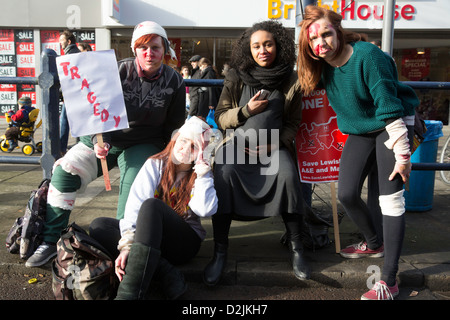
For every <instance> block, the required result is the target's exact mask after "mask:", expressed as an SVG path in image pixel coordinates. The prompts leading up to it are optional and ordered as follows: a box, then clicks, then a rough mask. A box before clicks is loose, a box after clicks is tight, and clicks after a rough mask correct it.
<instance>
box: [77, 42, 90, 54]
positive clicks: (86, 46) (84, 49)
mask: <svg viewBox="0 0 450 320" xmlns="http://www.w3.org/2000/svg"><path fill="white" fill-rule="evenodd" d="M78 49H79V50H80V51H81V52H88V51H92V48H91V45H90V44H89V43H86V42H81V43H79V44H78Z"/></svg>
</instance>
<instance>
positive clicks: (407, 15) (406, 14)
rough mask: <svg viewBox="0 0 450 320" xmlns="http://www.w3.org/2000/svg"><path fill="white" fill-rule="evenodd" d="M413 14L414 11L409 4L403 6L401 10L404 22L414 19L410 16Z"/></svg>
mask: <svg viewBox="0 0 450 320" xmlns="http://www.w3.org/2000/svg"><path fill="white" fill-rule="evenodd" d="M415 13H416V10H415V9H414V7H413V6H412V5H410V4H407V5H406V6H404V7H403V8H402V18H403V19H405V20H412V19H413V18H414V17H413V16H412V15H413V14H415Z"/></svg>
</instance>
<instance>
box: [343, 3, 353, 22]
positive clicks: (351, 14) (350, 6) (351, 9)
mask: <svg viewBox="0 0 450 320" xmlns="http://www.w3.org/2000/svg"><path fill="white" fill-rule="evenodd" d="M341 8H342V11H341V15H342V18H343V19H345V13H346V12H350V19H351V20H353V19H355V2H354V1H352V2H351V3H350V5H349V7H347V1H346V0H342V1H341Z"/></svg>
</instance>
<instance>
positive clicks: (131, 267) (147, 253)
mask: <svg viewBox="0 0 450 320" xmlns="http://www.w3.org/2000/svg"><path fill="white" fill-rule="evenodd" d="M160 255H161V252H160V251H159V250H157V249H155V248H151V247H149V246H146V245H144V244H142V243H139V242H135V243H133V245H132V246H131V250H130V254H129V255H128V259H127V265H126V267H125V275H124V276H123V279H122V281H121V282H120V284H119V289H118V290H117V296H116V300H142V299H144V297H145V294H146V293H147V290H148V287H149V285H150V281H151V280H152V277H153V274H154V272H155V270H156V266H157V265H158V263H159V259H160Z"/></svg>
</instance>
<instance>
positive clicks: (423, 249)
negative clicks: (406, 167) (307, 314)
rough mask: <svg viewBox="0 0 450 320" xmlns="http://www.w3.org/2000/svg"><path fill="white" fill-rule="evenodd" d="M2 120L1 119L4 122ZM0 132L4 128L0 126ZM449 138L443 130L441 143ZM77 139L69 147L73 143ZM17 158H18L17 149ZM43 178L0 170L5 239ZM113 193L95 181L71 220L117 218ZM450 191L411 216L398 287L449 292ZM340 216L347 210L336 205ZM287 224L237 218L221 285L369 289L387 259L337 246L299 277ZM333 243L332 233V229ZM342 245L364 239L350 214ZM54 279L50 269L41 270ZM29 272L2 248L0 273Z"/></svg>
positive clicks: (437, 190)
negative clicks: (353, 254)
mask: <svg viewBox="0 0 450 320" xmlns="http://www.w3.org/2000/svg"><path fill="white" fill-rule="evenodd" d="M0 121H1V119H0ZM0 130H2V129H1V128H0ZM449 134H450V129H445V130H444V137H442V138H440V139H439V140H440V145H441V146H442V144H443V143H444V141H445V138H446V137H447V136H448V135H449ZM71 143H73V142H69V144H71ZM13 154H14V155H21V154H20V153H19V151H18V150H17V151H15V152H14V153H13ZM42 178H43V174H42V170H41V168H40V167H39V166H37V165H20V164H3V163H2V164H1V165H0V237H1V238H2V239H5V237H6V234H7V232H8V231H9V229H10V227H11V225H12V224H13V222H14V220H15V219H16V218H17V217H19V216H21V215H23V212H24V208H25V206H26V202H27V199H28V197H29V193H30V191H31V190H32V189H35V188H36V187H37V186H38V184H39V183H40V181H41V180H42ZM110 179H111V185H112V190H111V191H109V192H107V191H105V188H104V182H103V178H102V177H100V178H99V179H97V180H95V181H94V182H93V183H91V184H90V185H89V187H88V189H87V191H86V192H85V194H83V195H80V196H79V197H78V198H77V200H76V208H75V210H74V211H73V213H72V215H71V220H72V221H76V222H77V223H78V224H79V225H81V226H84V227H86V228H87V226H88V225H89V223H90V222H91V221H92V220H93V219H94V218H96V217H101V216H109V217H114V216H115V214H116V204H117V194H118V188H119V187H118V183H119V174H118V170H117V169H112V170H111V171H110ZM449 194H450V186H448V185H445V184H444V183H443V182H442V180H441V179H440V177H439V174H436V179H435V187H434V202H433V208H432V210H430V211H426V212H407V213H406V224H407V227H406V236H405V240H404V245H403V252H402V256H401V260H400V273H399V279H400V286H401V287H416V288H424V287H427V288H429V289H430V290H432V291H450V200H449ZM312 200H313V205H312V207H313V208H314V209H315V210H331V189H330V184H318V185H315V188H314V194H313V199H312ZM338 209H339V210H338V211H340V212H341V211H342V209H341V208H340V206H338ZM203 224H204V226H205V228H206V230H207V232H208V235H207V238H206V240H205V242H204V244H203V245H202V248H201V250H200V252H199V254H198V255H197V257H196V258H195V259H194V260H193V261H191V262H190V263H188V264H186V265H184V266H182V270H183V272H184V273H185V275H186V278H187V279H188V280H189V281H198V282H201V281H202V280H201V275H202V271H203V268H204V266H205V265H206V264H207V262H208V261H209V259H210V258H211V256H212V253H213V240H212V228H211V221H210V219H204V220H203ZM283 233H284V225H283V223H282V221H281V219H280V218H279V217H274V218H268V219H264V220H259V221H253V222H238V221H233V223H232V226H231V231H230V249H229V259H228V265H227V268H226V274H225V276H224V280H223V283H224V284H241V285H262V286H272V285H277V286H299V287H321V286H330V287H335V288H361V289H362V290H364V289H365V288H367V284H366V283H367V281H368V279H369V277H371V276H373V273H372V272H374V270H375V271H376V269H377V267H381V265H382V263H383V259H349V260H348V259H343V258H341V257H340V256H339V255H338V254H336V252H335V243H332V244H331V245H330V246H329V247H327V248H324V249H320V250H316V251H307V256H308V257H309V259H310V261H311V267H312V277H311V280H308V281H299V280H297V279H296V278H295V277H294V276H293V273H292V270H291V267H290V264H289V262H288V257H289V255H288V251H287V249H286V248H285V247H283V246H282V245H281V244H280V242H279V239H280V237H281V236H282V234H283ZM329 235H330V239H332V240H333V239H334V231H333V228H330V230H329ZM339 236H340V246H341V247H342V248H343V247H345V246H347V245H350V244H352V243H354V242H358V241H359V240H360V236H359V234H358V230H357V228H356V227H355V225H354V224H353V223H352V222H351V221H350V219H349V218H348V217H347V216H344V218H343V219H342V221H341V223H340V225H339ZM37 269H39V270H40V271H39V272H42V273H44V274H47V275H49V274H50V275H51V272H50V269H49V266H48V265H47V266H45V267H43V268H37ZM12 271H14V272H23V273H29V272H30V269H29V268H25V266H24V261H21V260H20V259H19V257H18V256H17V255H12V254H9V253H8V252H7V251H6V249H5V247H3V248H2V249H0V274H2V273H3V274H5V273H8V272H12Z"/></svg>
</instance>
